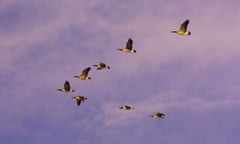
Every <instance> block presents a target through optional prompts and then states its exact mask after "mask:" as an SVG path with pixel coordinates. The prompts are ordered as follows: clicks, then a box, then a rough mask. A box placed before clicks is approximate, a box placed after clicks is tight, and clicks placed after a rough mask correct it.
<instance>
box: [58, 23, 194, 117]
mask: <svg viewBox="0 0 240 144" xmlns="http://www.w3.org/2000/svg"><path fill="white" fill-rule="evenodd" d="M188 25H189V20H188V19H187V20H185V21H184V22H183V23H182V24H181V25H180V28H179V29H178V30H176V31H171V33H176V34H178V35H191V32H190V31H188V29H187V28H188ZM117 50H118V51H122V52H125V53H136V52H137V51H136V50H135V49H133V40H132V39H131V38H129V39H128V40H127V42H126V45H125V47H124V48H118V49H117ZM92 66H93V67H96V70H102V69H110V66H109V65H107V64H105V63H103V62H100V63H99V64H94V65H92ZM90 70H91V67H87V68H85V69H83V70H82V73H81V74H80V75H76V76H73V77H74V78H78V79H81V80H90V79H91V77H89V76H88V74H89V72H90ZM57 90H58V91H60V92H64V93H70V92H75V90H74V89H71V86H70V82H69V81H67V80H65V82H64V87H63V88H60V89H57ZM72 98H73V99H75V100H76V103H77V105H78V106H80V104H81V102H84V101H85V100H87V99H88V98H87V97H85V96H81V95H77V96H73V97H72ZM119 109H120V110H126V111H129V110H134V109H135V108H134V107H132V106H129V105H122V106H119ZM150 117H151V118H154V119H160V118H161V119H164V117H165V114H163V113H160V112H157V113H155V114H153V115H151V116H150Z"/></svg>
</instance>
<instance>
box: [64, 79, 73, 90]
mask: <svg viewBox="0 0 240 144" xmlns="http://www.w3.org/2000/svg"><path fill="white" fill-rule="evenodd" d="M64 89H65V90H66V91H70V89H71V86H70V83H69V81H65V83H64Z"/></svg>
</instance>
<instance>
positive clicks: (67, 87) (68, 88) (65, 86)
mask: <svg viewBox="0 0 240 144" xmlns="http://www.w3.org/2000/svg"><path fill="white" fill-rule="evenodd" d="M57 90H58V91H61V92H74V90H73V89H71V86H70V83H69V81H65V83H64V87H63V88H61V89H57Z"/></svg>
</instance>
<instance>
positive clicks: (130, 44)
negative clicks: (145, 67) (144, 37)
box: [117, 38, 137, 53]
mask: <svg viewBox="0 0 240 144" xmlns="http://www.w3.org/2000/svg"><path fill="white" fill-rule="evenodd" d="M117 50H119V51H123V52H126V53H136V52H137V51H136V50H134V49H133V40H132V39H131V38H129V39H128V41H127V43H126V46H125V48H118V49H117Z"/></svg>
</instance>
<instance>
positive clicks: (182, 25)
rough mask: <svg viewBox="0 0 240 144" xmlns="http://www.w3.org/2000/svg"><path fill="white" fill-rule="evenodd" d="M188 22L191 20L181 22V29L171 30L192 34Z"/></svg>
mask: <svg viewBox="0 0 240 144" xmlns="http://www.w3.org/2000/svg"><path fill="white" fill-rule="evenodd" d="M188 24H189V20H188V19H187V20H185V21H184V22H183V23H182V24H181V26H180V28H179V30H177V31H171V33H177V34H179V35H191V32H190V31H187V27H188Z"/></svg>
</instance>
